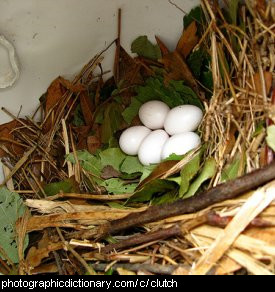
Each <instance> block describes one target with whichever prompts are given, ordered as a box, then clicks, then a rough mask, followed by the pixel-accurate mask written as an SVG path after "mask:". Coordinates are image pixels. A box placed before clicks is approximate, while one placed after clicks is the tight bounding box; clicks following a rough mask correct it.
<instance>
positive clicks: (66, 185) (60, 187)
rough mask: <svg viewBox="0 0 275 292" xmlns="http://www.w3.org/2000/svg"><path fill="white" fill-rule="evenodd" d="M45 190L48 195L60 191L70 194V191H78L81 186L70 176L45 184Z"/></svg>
mask: <svg viewBox="0 0 275 292" xmlns="http://www.w3.org/2000/svg"><path fill="white" fill-rule="evenodd" d="M43 189H44V192H45V194H46V195H47V196H49V197H50V196H55V195H57V194H59V193H61V192H62V193H64V194H69V193H78V192H79V187H78V184H77V183H76V181H75V180H74V179H73V178H69V179H67V180H65V181H61V182H57V183H51V184H48V185H46V186H44V188H43Z"/></svg>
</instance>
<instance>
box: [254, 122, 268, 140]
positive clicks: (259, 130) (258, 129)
mask: <svg viewBox="0 0 275 292" xmlns="http://www.w3.org/2000/svg"><path fill="white" fill-rule="evenodd" d="M264 130H265V121H260V122H259V123H258V125H257V126H256V130H255V132H254V133H253V138H255V137H257V136H258V135H259V134H261V133H262V132H263V131H264Z"/></svg>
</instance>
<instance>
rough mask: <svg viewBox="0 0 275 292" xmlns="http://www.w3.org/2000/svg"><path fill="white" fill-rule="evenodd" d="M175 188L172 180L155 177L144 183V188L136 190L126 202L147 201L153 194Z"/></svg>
mask: <svg viewBox="0 0 275 292" xmlns="http://www.w3.org/2000/svg"><path fill="white" fill-rule="evenodd" d="M176 188H177V186H176V185H175V183H173V182H170V181H167V180H161V179H157V180H154V181H152V182H150V183H148V184H146V185H145V186H144V188H143V189H142V190H141V191H138V192H136V193H135V194H134V195H133V196H132V197H131V198H130V199H129V200H128V202H127V203H132V202H148V201H150V200H151V199H152V198H153V196H154V195H159V196H161V195H163V194H165V193H167V192H169V191H171V190H174V189H176Z"/></svg>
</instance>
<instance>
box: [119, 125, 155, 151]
mask: <svg viewBox="0 0 275 292" xmlns="http://www.w3.org/2000/svg"><path fill="white" fill-rule="evenodd" d="M150 133H151V130H150V129H148V128H146V127H143V126H137V127H131V128H129V129H127V130H125V131H124V132H123V133H122V135H121V136H120V139H119V145H120V148H121V150H122V151H123V152H124V153H126V154H128V155H137V154H138V150H139V147H140V145H141V143H142V142H143V140H144V139H145V138H146V137H147V136H148V135H149V134H150Z"/></svg>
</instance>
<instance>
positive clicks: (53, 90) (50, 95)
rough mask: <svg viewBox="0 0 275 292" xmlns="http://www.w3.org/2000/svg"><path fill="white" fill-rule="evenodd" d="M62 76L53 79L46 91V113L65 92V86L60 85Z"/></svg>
mask: <svg viewBox="0 0 275 292" xmlns="http://www.w3.org/2000/svg"><path fill="white" fill-rule="evenodd" d="M61 80H62V78H61V77H58V78H57V79H55V80H54V81H53V82H52V83H51V85H50V87H49V88H48V90H47V93H46V114H47V113H48V112H49V111H50V110H51V109H52V108H53V107H54V106H55V105H56V104H57V103H58V102H59V101H60V99H61V98H62V97H63V95H64V94H65V92H66V88H65V87H64V86H63V85H62V81H61Z"/></svg>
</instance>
